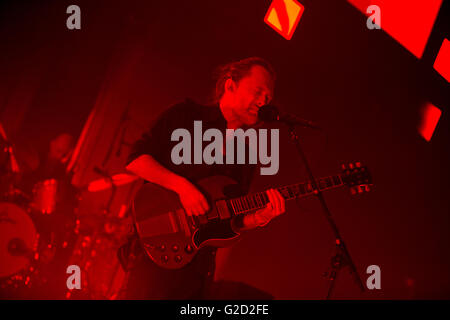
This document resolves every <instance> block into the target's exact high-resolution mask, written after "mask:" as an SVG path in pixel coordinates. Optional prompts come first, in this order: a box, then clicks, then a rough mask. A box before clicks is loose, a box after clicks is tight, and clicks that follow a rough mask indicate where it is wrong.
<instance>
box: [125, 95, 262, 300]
mask: <svg viewBox="0 0 450 320" xmlns="http://www.w3.org/2000/svg"><path fill="white" fill-rule="evenodd" d="M194 121H202V130H203V132H205V131H206V130H207V129H210V128H215V129H218V130H220V131H221V132H222V134H223V137H225V132H226V129H227V128H226V125H227V123H226V120H225V118H224V117H223V115H222V112H221V110H220V108H219V106H203V105H199V104H197V103H195V102H193V101H192V100H186V101H184V102H182V103H179V104H176V105H174V106H172V107H171V108H169V109H167V110H166V111H164V112H163V113H162V114H161V115H160V116H159V117H158V119H157V121H156V122H155V123H154V125H153V126H152V127H151V129H150V130H149V131H148V132H146V133H145V134H143V136H142V138H141V139H139V140H138V141H137V142H136V143H135V145H134V147H133V150H132V152H131V153H130V155H129V158H128V163H130V162H132V161H133V160H134V159H136V158H138V157H139V156H141V155H143V154H148V155H151V156H152V157H153V158H154V159H155V160H156V161H158V162H159V163H160V164H161V165H162V166H164V167H165V168H167V169H168V170H170V171H172V172H174V173H176V174H178V175H180V176H182V177H184V178H186V179H188V180H190V181H191V182H192V183H194V184H195V183H196V182H197V181H199V180H200V179H202V178H206V177H210V176H215V175H223V176H227V177H230V178H232V179H233V180H235V181H236V182H237V183H238V185H239V189H240V191H239V193H240V194H246V193H247V192H248V190H249V187H250V182H251V178H252V175H253V172H254V169H255V165H250V164H211V165H208V164H205V163H204V162H203V163H202V164H180V165H176V164H174V163H173V162H172V159H171V152H172V148H173V147H174V146H175V145H177V144H178V143H179V142H178V141H171V135H172V132H173V131H174V130H176V129H181V128H182V129H186V130H188V131H189V132H190V134H191V138H192V139H191V147H192V150H191V155H192V158H193V157H194V153H193V152H194V150H193V148H194V147H193V143H194V142H193V138H194ZM207 143H209V142H206V143H204V146H205V145H207ZM202 150H203V149H202ZM247 151H248V150H247ZM247 154H248V152H247ZM224 163H225V161H224ZM139 247H140V246H139V245H138V248H139ZM138 250H140V251H142V249H140V248H139V249H138ZM215 252H216V249H215V248H211V247H205V248H202V249H201V250H199V251H198V253H197V255H196V257H195V258H194V259H193V260H192V262H191V263H189V264H188V265H186V266H185V267H183V268H182V269H178V270H165V269H164V270H163V269H162V268H159V267H157V266H156V264H154V263H152V262H149V261H148V259H146V262H145V267H142V266H140V267H139V268H138V269H140V271H138V272H140V273H141V274H143V273H145V274H146V275H149V274H158V276H157V277H152V278H151V280H149V281H150V282H151V283H152V284H151V285H152V286H153V289H152V290H150V291H149V292H147V293H146V295H147V296H148V297H160V295H156V294H155V292H156V291H158V290H166V288H167V287H168V286H167V282H172V283H173V282H174V281H176V282H177V284H176V285H175V286H174V288H180V287H184V288H190V289H191V290H194V288H197V287H198V288H199V287H201V286H202V285H203V284H202V283H203V282H204V281H205V280H206V278H208V277H209V279H211V277H212V275H213V272H214V267H215ZM137 279H139V277H137ZM175 279H176V280H175ZM136 282H137V287H138V288H137V289H138V290H141V288H140V285H141V286H145V284H144V283H141V284H139V280H136ZM174 292H176V290H175V291H174ZM164 296H165V297H167V298H170V297H173V296H174V295H173V292H172V293H168V294H166V295H164Z"/></svg>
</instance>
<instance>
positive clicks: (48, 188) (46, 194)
mask: <svg viewBox="0 0 450 320" xmlns="http://www.w3.org/2000/svg"><path fill="white" fill-rule="evenodd" d="M57 191H58V181H57V180H56V179H47V180H44V181H40V182H38V183H36V184H35V186H34V187H33V201H32V203H31V207H32V208H33V209H34V210H37V211H39V212H41V213H43V214H51V213H53V212H54V211H55V209H56V201H57Z"/></svg>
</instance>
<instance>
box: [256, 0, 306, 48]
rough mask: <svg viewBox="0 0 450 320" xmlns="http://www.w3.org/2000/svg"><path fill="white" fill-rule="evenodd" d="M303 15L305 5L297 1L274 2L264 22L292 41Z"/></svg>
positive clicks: (282, 0) (274, 0)
mask: <svg viewBox="0 0 450 320" xmlns="http://www.w3.org/2000/svg"><path fill="white" fill-rule="evenodd" d="M302 14H303V5H302V4H301V3H299V2H298V1H296V0H273V1H272V4H271V5H270V7H269V10H267V13H266V16H265V17H264V22H265V23H267V24H268V25H269V26H270V27H272V28H273V29H274V30H275V31H277V32H278V33H279V34H281V35H282V36H283V37H284V38H286V39H287V40H291V38H292V35H293V34H294V31H295V29H296V28H297V24H298V22H299V21H300V18H301V16H302Z"/></svg>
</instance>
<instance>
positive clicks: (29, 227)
mask: <svg viewBox="0 0 450 320" xmlns="http://www.w3.org/2000/svg"><path fill="white" fill-rule="evenodd" d="M38 240H39V235H38V233H37V232H36V228H35V225H34V223H33V220H32V219H31V218H30V216H29V215H28V214H27V212H26V211H25V210H24V209H22V208H21V207H19V206H18V205H16V204H14V203H9V202H0V261H1V263H0V278H6V277H11V276H13V275H15V274H18V273H20V272H22V271H26V270H29V269H30V266H31V264H32V261H33V260H34V259H36V258H37V257H35V252H36V250H37V246H38ZM31 269H32V267H31Z"/></svg>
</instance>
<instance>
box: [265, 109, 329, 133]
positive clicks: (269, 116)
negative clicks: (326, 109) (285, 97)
mask: <svg viewBox="0 0 450 320" xmlns="http://www.w3.org/2000/svg"><path fill="white" fill-rule="evenodd" d="M258 118H259V119H260V120H262V121H265V122H272V121H278V122H283V123H285V124H287V125H289V126H301V127H307V128H311V129H316V130H322V129H321V128H320V127H319V126H317V125H316V123H314V122H312V121H309V120H305V119H302V118H300V117H298V116H296V115H295V114H292V113H287V112H280V111H278V108H277V107H275V106H273V105H269V104H266V105H264V106H262V107H261V108H260V109H259V110H258Z"/></svg>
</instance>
